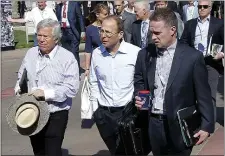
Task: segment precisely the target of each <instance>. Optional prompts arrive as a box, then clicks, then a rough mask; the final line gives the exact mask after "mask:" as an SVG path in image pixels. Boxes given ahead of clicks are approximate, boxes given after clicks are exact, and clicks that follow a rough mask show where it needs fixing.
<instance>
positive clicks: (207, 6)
mask: <svg viewBox="0 0 225 156" xmlns="http://www.w3.org/2000/svg"><path fill="white" fill-rule="evenodd" d="M209 7H210V6H209V5H198V9H202V8H204V9H208V8H209Z"/></svg>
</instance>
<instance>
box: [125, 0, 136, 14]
mask: <svg viewBox="0 0 225 156" xmlns="http://www.w3.org/2000/svg"><path fill="white" fill-rule="evenodd" d="M134 2H135V0H129V1H128V2H127V7H125V11H127V12H129V13H132V14H135V12H134Z"/></svg>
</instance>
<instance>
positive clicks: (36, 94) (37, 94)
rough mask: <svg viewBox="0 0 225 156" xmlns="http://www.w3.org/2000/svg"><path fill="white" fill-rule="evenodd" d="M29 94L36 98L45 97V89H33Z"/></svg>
mask: <svg viewBox="0 0 225 156" xmlns="http://www.w3.org/2000/svg"><path fill="white" fill-rule="evenodd" d="M29 95H33V96H34V97H35V98H36V99H43V98H44V97H45V93H44V90H42V89H36V90H34V91H32V92H31V93H30V94H29Z"/></svg>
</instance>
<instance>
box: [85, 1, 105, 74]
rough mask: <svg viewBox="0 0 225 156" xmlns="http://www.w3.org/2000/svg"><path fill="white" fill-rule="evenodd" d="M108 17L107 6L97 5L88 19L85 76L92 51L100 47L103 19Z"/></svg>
mask: <svg viewBox="0 0 225 156" xmlns="http://www.w3.org/2000/svg"><path fill="white" fill-rule="evenodd" d="M108 15H109V8H108V6H107V5H105V4H102V3H98V4H97V5H96V6H95V8H94V10H93V11H92V12H91V13H90V15H89V17H88V18H89V21H90V23H91V24H90V25H89V26H88V27H87V28H86V43H85V76H88V75H89V68H90V64H91V53H92V51H93V50H94V49H95V48H97V47H99V46H100V45H101V41H100V34H99V30H100V29H101V25H102V21H103V19H104V18H105V17H107V16H108Z"/></svg>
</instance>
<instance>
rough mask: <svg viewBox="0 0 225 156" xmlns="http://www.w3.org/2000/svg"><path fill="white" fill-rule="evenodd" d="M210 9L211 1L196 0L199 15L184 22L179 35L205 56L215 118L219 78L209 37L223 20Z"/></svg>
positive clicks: (183, 40) (184, 41) (182, 40)
mask: <svg viewBox="0 0 225 156" xmlns="http://www.w3.org/2000/svg"><path fill="white" fill-rule="evenodd" d="M211 9H212V2H211V1H210V0H200V1H198V13H199V17H198V18H195V19H192V20H189V21H187V22H186V23H185V26H184V31H183V34H182V36H181V39H180V40H181V42H183V43H187V44H188V45H189V46H191V47H193V48H195V49H197V50H199V51H201V52H202V54H203V55H204V56H205V64H206V66H207V70H208V81H209V85H210V88H211V94H212V95H211V96H212V100H213V104H214V110H215V120H216V92H217V85H218V79H219V73H218V69H216V68H215V66H214V63H215V61H212V59H213V58H212V57H211V56H209V52H210V46H209V44H210V39H211V38H212V37H213V34H214V33H215V32H216V30H218V29H219V28H220V27H221V26H223V25H224V24H223V23H224V22H223V20H221V19H217V18H215V17H213V16H211V15H210V12H211Z"/></svg>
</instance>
